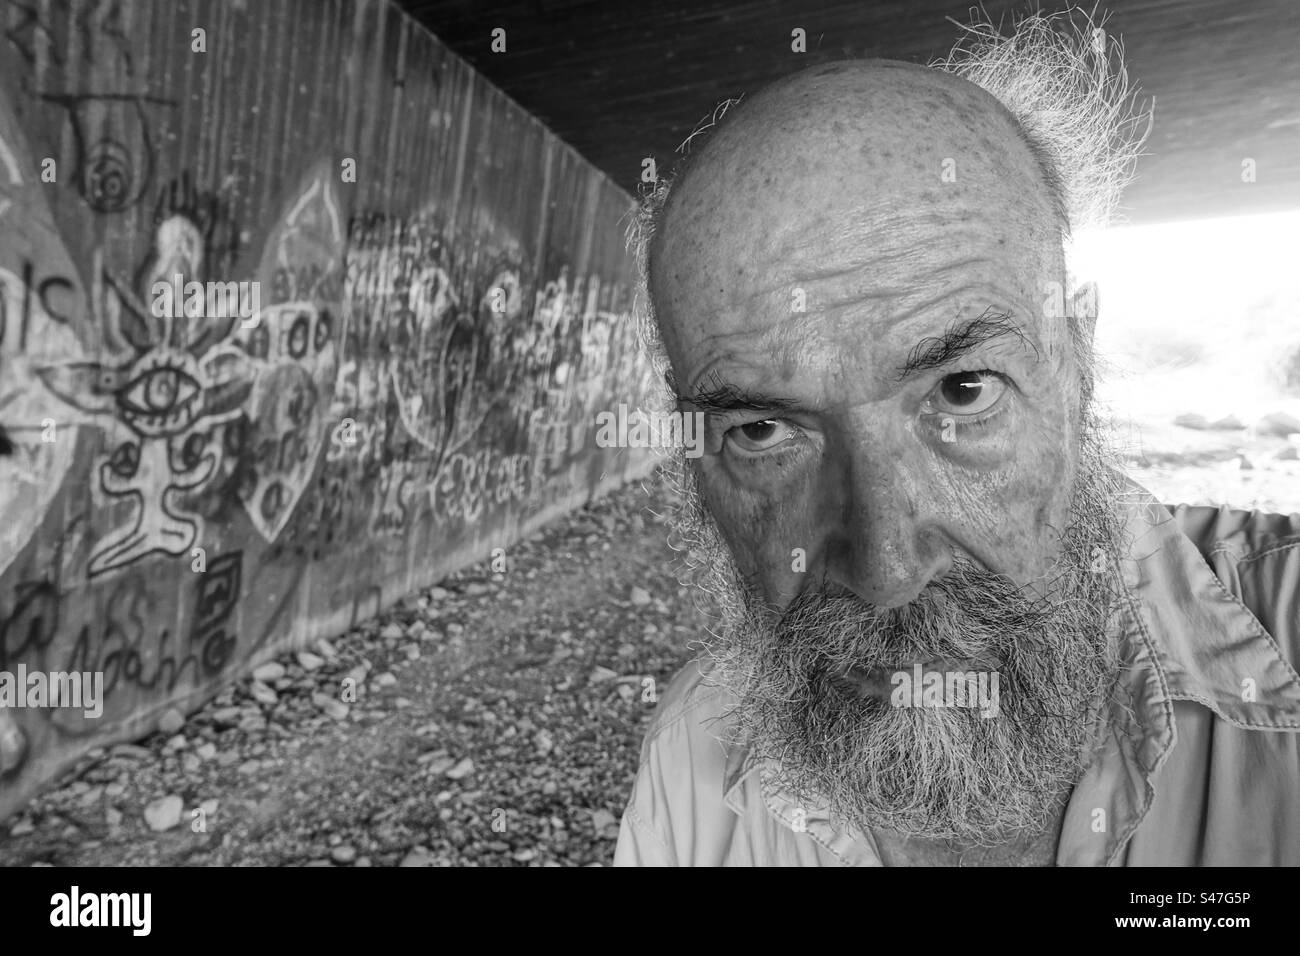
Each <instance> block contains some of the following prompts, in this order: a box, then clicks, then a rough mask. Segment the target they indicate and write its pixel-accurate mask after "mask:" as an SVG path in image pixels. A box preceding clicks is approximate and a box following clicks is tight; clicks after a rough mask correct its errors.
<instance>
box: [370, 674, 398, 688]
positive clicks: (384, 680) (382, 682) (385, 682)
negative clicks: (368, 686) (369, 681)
mask: <svg viewBox="0 0 1300 956" xmlns="http://www.w3.org/2000/svg"><path fill="white" fill-rule="evenodd" d="M375 683H376V684H377V685H379V686H380V687H392V686H393V685H394V684H396V683H397V677H396V675H394V674H392V673H390V672H389V671H384V672H383V673H382V674H379V675H378V676H376V677H375Z"/></svg>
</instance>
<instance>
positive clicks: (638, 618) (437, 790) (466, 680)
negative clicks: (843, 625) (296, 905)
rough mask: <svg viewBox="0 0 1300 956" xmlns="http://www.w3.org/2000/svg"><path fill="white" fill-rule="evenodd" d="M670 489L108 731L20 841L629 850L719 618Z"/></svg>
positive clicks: (591, 852)
mask: <svg viewBox="0 0 1300 956" xmlns="http://www.w3.org/2000/svg"><path fill="white" fill-rule="evenodd" d="M663 504H664V492H663V490H662V488H661V487H660V486H659V483H658V482H657V481H648V482H646V484H645V485H644V486H642V485H633V486H630V487H628V488H625V489H623V490H621V491H620V492H618V493H617V494H615V495H613V496H611V497H609V498H606V499H604V500H602V501H600V502H595V503H593V504H592V505H591V506H590V507H588V508H587V509H584V510H582V511H579V512H576V513H574V514H573V515H570V516H568V517H567V518H565V519H564V520H562V521H560V522H558V523H556V524H553V525H551V526H549V527H547V528H546V529H545V530H544V531H543V532H541V533H540V534H538V535H536V536H534V537H533V538H531V539H529V540H527V541H524V542H520V543H518V544H516V545H515V546H514V547H513V548H511V549H510V550H509V552H508V554H507V571H506V573H504V574H493V573H492V572H491V569H490V567H489V564H490V562H484V563H483V564H482V565H479V566H476V567H472V568H468V569H466V570H465V571H463V572H461V573H459V574H457V575H454V576H452V577H450V578H448V579H447V580H444V581H443V582H441V583H440V585H439V586H437V587H434V588H430V589H429V590H427V591H425V592H422V593H420V594H418V595H413V596H411V597H410V598H408V599H406V600H404V601H403V602H402V603H401V604H400V605H399V606H398V607H396V608H393V609H392V610H390V611H388V612H387V613H385V614H382V615H380V616H379V617H378V618H375V619H374V620H371V621H369V622H367V623H365V624H363V625H361V626H360V627H358V628H357V629H355V630H353V631H351V632H350V633H348V634H346V635H344V636H342V637H340V638H337V639H335V640H333V641H330V642H321V643H319V644H317V645H315V646H313V647H311V648H309V649H306V650H305V651H300V652H296V653H288V654H285V655H283V656H282V657H280V658H279V659H278V660H277V661H276V662H275V663H273V664H268V665H263V666H262V667H260V668H258V670H257V672H256V676H255V677H253V678H249V679H245V680H243V681H240V682H239V683H238V684H237V685H235V686H232V687H230V688H228V689H227V690H225V691H224V692H223V693H221V694H220V695H218V696H217V697H216V698H215V699H214V700H213V701H212V702H211V703H210V704H208V705H207V706H206V707H204V708H203V709H202V710H201V711H198V712H196V713H194V714H191V715H189V717H188V719H183V718H182V717H181V715H180V714H172V715H169V716H171V717H174V718H175V720H174V725H173V726H170V727H169V728H168V730H167V731H166V732H160V733H156V734H154V735H152V736H150V737H148V738H146V739H144V740H141V741H139V742H138V743H136V744H127V745H119V746H116V747H112V748H109V749H108V750H107V751H103V750H101V751H96V752H93V753H92V754H90V755H89V756H87V757H86V758H85V759H84V760H83V761H82V762H81V763H80V764H79V765H78V766H76V767H75V768H73V769H72V771H70V772H69V774H68V775H67V777H66V778H65V779H64V780H63V781H62V783H61V785H60V786H59V787H58V789H55V790H51V791H48V792H46V793H45V794H43V795H41V796H40V797H39V798H38V799H36V800H35V801H33V802H32V803H31V804H29V805H28V807H27V808H25V809H24V811H23V812H21V813H20V814H17V815H16V816H14V817H13V818H11V819H10V820H8V821H6V824H7V826H6V829H7V830H8V836H7V837H5V836H0V863H5V864H9V865H42V864H52V865H90V866H114V865H156V864H187V865H205V866H206V865H222V866H231V865H234V866H241V865H258V866H263V865H264V866H396V865H399V864H400V865H404V866H460V865H476V864H483V865H529V866H554V865H568V866H575V865H577V866H581V865H602V864H608V863H609V862H610V861H611V859H612V857H613V850H614V841H615V839H616V837H617V834H618V820H619V817H620V816H621V814H622V810H623V805H624V803H625V801H626V799H627V795H628V793H629V791H630V788H631V784H632V779H633V777H634V775H635V770H636V762H637V755H638V748H639V745H640V742H641V737H642V735H643V734H644V732H645V727H646V724H647V722H648V721H649V720H650V718H651V716H652V715H653V712H654V707H655V704H656V702H657V698H658V695H659V694H660V693H662V691H663V689H664V686H665V685H666V683H667V681H668V679H669V678H670V677H671V676H672V674H673V673H674V672H675V671H676V669H677V668H678V667H680V666H681V664H683V663H684V662H685V661H686V660H687V659H688V658H689V657H690V656H691V652H690V649H689V644H690V642H691V641H693V640H695V639H696V638H697V637H698V635H699V627H700V624H701V618H700V617H699V616H698V612H697V611H695V610H694V606H693V601H692V600H691V598H690V596H689V595H688V594H687V593H686V592H685V591H684V590H683V589H682V588H681V587H680V586H679V585H678V583H677V581H676V580H675V578H674V576H673V568H674V566H675V564H674V556H673V554H672V552H671V551H670V550H669V549H668V547H667V545H666V544H665V542H664V528H663V525H662V522H661V520H660V519H659V518H658V517H657V516H656V513H655V512H662V510H663ZM348 677H352V678H353V679H355V681H356V685H355V686H356V687H357V693H356V698H357V700H356V702H355V703H352V704H350V705H349V704H345V703H343V701H342V700H340V696H341V695H342V688H343V687H344V686H345V685H344V684H343V681H344V680H345V679H346V678H348ZM258 678H260V679H258ZM651 680H653V681H654V682H655V683H654V684H651V683H650V681H651ZM196 811H202V812H201V813H199V812H196Z"/></svg>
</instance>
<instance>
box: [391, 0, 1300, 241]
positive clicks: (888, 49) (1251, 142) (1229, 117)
mask: <svg viewBox="0 0 1300 956" xmlns="http://www.w3.org/2000/svg"><path fill="white" fill-rule="evenodd" d="M401 6H403V7H404V8H405V9H406V10H407V11H408V12H409V13H411V14H412V15H413V16H415V17H416V18H417V19H419V20H420V21H421V22H423V23H424V24H425V25H426V26H427V27H428V28H429V29H430V30H431V31H433V32H434V33H435V34H436V35H437V36H438V37H440V38H441V39H442V40H443V41H444V42H445V43H447V44H448V45H450V46H451V47H452V48H453V49H454V50H456V51H457V52H458V53H459V54H460V55H461V56H463V57H465V58H466V59H467V60H468V61H469V62H470V63H472V64H473V65H474V66H475V67H476V68H477V69H479V70H480V71H481V72H483V73H484V74H485V75H486V76H487V77H488V78H489V79H490V80H492V81H493V82H494V83H495V84H496V85H498V86H500V87H501V88H502V89H503V90H505V92H506V93H508V94H509V95H510V96H511V97H513V98H514V99H515V100H517V101H518V102H519V103H521V104H522V105H523V106H524V107H525V108H527V109H528V110H529V111H530V112H532V113H533V114H534V115H536V116H538V117H539V118H540V119H541V120H542V121H543V122H545V123H546V124H547V125H548V126H549V127H550V128H551V129H553V130H554V131H555V132H556V133H558V134H559V135H560V136H561V137H562V138H563V139H565V140H566V141H567V142H569V143H570V144H572V145H573V146H574V147H575V148H576V149H577V150H578V151H579V152H581V153H582V154H583V155H584V156H586V157H587V158H588V159H589V160H590V161H591V162H592V163H594V164H595V165H596V166H598V167H600V168H601V169H603V170H605V172H607V173H608V174H609V175H610V176H611V177H612V178H613V179H614V180H615V181H617V182H618V183H619V184H620V185H622V186H623V187H624V188H625V189H628V190H632V189H634V188H635V186H636V184H637V181H638V177H639V175H640V172H641V163H642V160H643V158H644V157H647V156H653V157H655V161H656V163H657V164H658V166H659V168H660V169H664V168H670V167H671V164H672V162H673V161H674V159H675V158H676V153H675V150H676V148H677V146H678V145H679V144H680V143H681V141H682V140H683V139H684V138H685V137H686V136H687V135H688V134H689V133H690V132H691V130H692V129H693V128H695V126H696V124H697V123H698V122H699V121H700V120H701V118H702V117H704V116H705V115H706V114H707V113H709V112H711V111H712V109H713V107H714V106H715V105H716V104H717V103H718V102H719V101H720V100H722V99H724V98H726V97H728V96H736V95H739V94H741V93H746V92H752V91H755V90H757V89H759V88H760V87H762V86H763V85H764V84H766V83H768V82H769V81H771V80H773V79H775V78H777V77H780V76H782V75H784V74H786V73H790V72H793V71H795V70H798V69H801V68H803V67H805V66H811V65H813V64H815V63H819V62H823V61H827V60H835V59H841V58H845V57H866V56H878V57H890V58H893V59H901V60H909V61H913V62H926V61H927V60H929V59H930V58H932V57H935V56H939V55H942V54H943V53H945V52H946V51H947V50H948V49H949V48H950V47H951V45H952V43H953V41H954V40H955V39H956V37H957V35H958V29H957V27H956V26H954V24H952V23H951V22H949V21H948V20H947V19H946V18H947V17H953V18H956V19H959V20H964V19H966V16H967V10H968V9H969V7H970V4H969V3H968V2H943V0H883V2H865V0H857V2H845V0H821V2H818V0H799V2H785V0H758V2H750V3H735V2H718V0H695V2H686V0H674V2H645V0H614V2H608V0H607V2H595V0H504V2H484V0H403V2H402V3H401ZM1045 8H1046V9H1057V8H1056V7H1053V6H1050V5H1045ZM985 9H986V10H987V11H988V12H989V14H990V15H991V16H992V17H993V19H994V20H995V21H996V20H997V19H999V18H1000V17H1001V16H1003V15H1004V14H1007V13H1009V12H1011V11H1013V10H1023V9H1025V5H1024V4H1023V3H1022V4H1013V3H1007V2H998V0H989V2H986V3H985ZM1103 9H1105V10H1108V11H1109V13H1110V20H1109V21H1108V22H1107V30H1108V31H1109V32H1110V33H1111V34H1112V35H1116V34H1118V35H1119V36H1120V37H1121V38H1122V39H1123V41H1124V46H1125V49H1126V51H1127V60H1128V63H1129V70H1130V75H1131V76H1132V78H1133V79H1135V80H1137V81H1138V82H1139V83H1140V84H1141V86H1142V88H1143V90H1144V92H1146V93H1148V94H1154V95H1155V97H1156V123H1155V127H1154V130H1153V131H1152V135H1151V138H1150V140H1149V141H1148V145H1147V150H1148V152H1149V155H1147V156H1144V157H1143V159H1142V161H1141V163H1140V165H1139V179H1138V181H1137V182H1136V183H1135V184H1134V185H1133V187H1131V189H1130V190H1129V192H1128V193H1127V194H1126V197H1125V214H1126V216H1127V218H1128V219H1130V220H1131V221H1134V222H1153V221H1161V220H1170V219H1181V218H1192V217H1200V216H1208V215H1223V214H1234V213H1246V212H1264V211H1272V210H1278V209H1293V208H1300V55H1297V52H1296V51H1297V48H1300V2H1296V0H1115V2H1112V3H1111V4H1109V5H1108V6H1106V7H1104V8H1103ZM497 27H501V28H503V29H505V30H506V38H507V43H506V52H504V53H493V52H492V51H491V49H490V45H491V35H492V31H493V29H495V28H497ZM795 27H802V28H803V29H804V30H805V31H806V33H807V47H808V50H807V53H805V54H797V53H794V52H792V51H791V39H790V38H791V31H792V30H793V29H794V28H795ZM1247 158H1249V159H1253V160H1254V161H1255V176H1256V181H1255V182H1253V183H1248V182H1243V181H1242V162H1243V160H1245V159H1247Z"/></svg>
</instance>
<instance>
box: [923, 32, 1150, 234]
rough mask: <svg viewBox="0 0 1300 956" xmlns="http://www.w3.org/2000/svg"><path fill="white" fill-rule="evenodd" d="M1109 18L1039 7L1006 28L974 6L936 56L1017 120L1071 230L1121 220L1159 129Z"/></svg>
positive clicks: (934, 63)
mask: <svg viewBox="0 0 1300 956" xmlns="http://www.w3.org/2000/svg"><path fill="white" fill-rule="evenodd" d="M952 22H954V23H957V21H955V20H954V21H952ZM1103 24H1104V20H1103V21H1102V22H1100V23H1099V22H1097V21H1096V20H1094V18H1093V16H1092V14H1090V13H1086V12H1084V11H1082V10H1080V9H1069V10H1065V11H1063V12H1061V13H1054V14H1043V13H1031V14H1027V15H1024V16H1021V17H1020V18H1018V19H1017V20H1016V21H1015V24H1014V29H1013V31H1012V32H1011V34H1010V35H1009V36H1003V35H1002V34H1001V33H1000V32H999V30H998V28H997V27H995V26H994V25H993V23H992V22H991V21H990V20H989V19H988V17H987V15H986V14H985V13H984V12H983V11H982V10H974V11H972V21H971V23H969V24H962V23H957V26H959V27H961V28H962V29H963V30H964V31H966V33H965V35H964V36H963V37H961V38H960V39H959V40H958V41H957V44H956V45H955V46H954V47H953V48H952V51H951V52H950V53H949V54H948V55H947V56H946V57H943V58H942V59H939V60H934V61H932V62H931V63H930V64H929V65H930V67H931V68H933V69H937V70H942V71H944V72H945V73H952V74H954V75H955V76H960V77H961V78H963V79H965V80H969V81H970V82H972V83H974V84H975V85H976V86H978V87H980V88H981V89H983V90H985V91H986V92H988V93H989V94H991V95H992V96H993V97H994V98H995V99H997V100H998V101H999V102H1000V103H1002V105H1003V106H1005V107H1006V108H1007V110H1008V111H1009V112H1010V113H1011V115H1012V116H1014V117H1015V118H1016V120H1017V122H1018V123H1019V124H1020V128H1021V130H1022V131H1023V132H1024V134H1025V139H1026V140H1027V141H1028V143H1029V146H1030V148H1031V149H1032V150H1033V151H1034V153H1035V155H1036V156H1037V157H1038V159H1039V163H1040V165H1042V166H1043V171H1044V176H1045V177H1046V178H1047V181H1048V185H1049V186H1050V187H1051V188H1052V190H1053V192H1054V193H1055V194H1056V197H1057V200H1058V204H1059V205H1060V207H1061V212H1062V213H1063V215H1064V220H1065V221H1064V223H1063V225H1064V226H1065V229H1066V232H1067V234H1068V233H1070V232H1075V231H1078V230H1081V229H1087V228H1095V227H1100V226H1105V225H1106V224H1108V223H1109V222H1110V221H1111V220H1112V218H1113V217H1114V216H1115V212H1116V209H1117V208H1118V206H1119V200H1120V195H1121V193H1122V192H1123V191H1124V188H1125V187H1126V186H1127V185H1128V184H1129V182H1130V181H1132V178H1133V172H1134V167H1135V166H1136V164H1137V160H1138V156H1139V155H1141V150H1142V143H1143V142H1144V141H1145V139H1146V137H1147V134H1148V133H1149V132H1150V128H1151V116H1152V113H1151V109H1150V108H1149V107H1144V106H1142V105H1141V104H1140V102H1139V99H1138V90H1137V88H1136V87H1135V86H1134V85H1132V84H1131V83H1130V82H1129V77H1128V69H1127V67H1125V65H1124V48H1123V44H1122V43H1120V41H1119V40H1117V39H1114V38H1112V37H1110V36H1109V35H1108V34H1107V33H1106V31H1105V29H1104V26H1103Z"/></svg>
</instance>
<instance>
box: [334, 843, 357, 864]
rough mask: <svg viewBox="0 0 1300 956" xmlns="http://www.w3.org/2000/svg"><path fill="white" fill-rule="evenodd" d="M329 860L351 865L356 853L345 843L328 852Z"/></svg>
mask: <svg viewBox="0 0 1300 956" xmlns="http://www.w3.org/2000/svg"><path fill="white" fill-rule="evenodd" d="M330 858H331V859H333V860H334V862H335V863H351V862H352V861H353V860H355V859H356V858H357V851H356V850H355V849H354V848H352V847H350V846H348V845H347V844H346V843H345V844H343V845H342V846H336V847H335V848H334V849H332V850H330Z"/></svg>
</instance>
